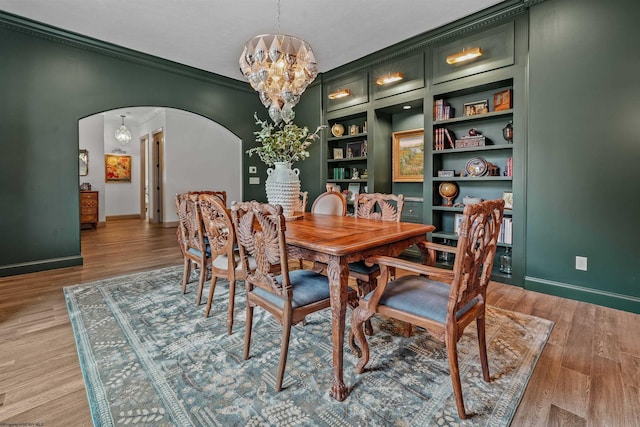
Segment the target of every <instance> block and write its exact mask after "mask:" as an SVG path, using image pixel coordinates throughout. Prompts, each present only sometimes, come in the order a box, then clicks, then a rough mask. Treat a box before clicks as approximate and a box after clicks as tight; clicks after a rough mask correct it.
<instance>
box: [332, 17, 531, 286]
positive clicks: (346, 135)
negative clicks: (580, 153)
mask: <svg viewBox="0 0 640 427" xmlns="http://www.w3.org/2000/svg"><path fill="white" fill-rule="evenodd" d="M515 34H516V32H515V21H510V22H505V23H502V24H497V25H494V26H491V27H489V28H487V29H485V30H482V31H478V32H475V33H473V34H472V33H465V34H464V35H462V36H461V37H459V38H446V39H443V42H442V43H434V44H433V45H427V46H425V47H424V49H423V50H422V51H417V52H416V50H413V51H409V52H407V54H406V55H400V56H395V57H391V58H387V59H385V60H383V61H381V62H379V63H375V64H374V65H372V66H371V67H370V68H369V69H367V70H362V69H361V70H359V71H357V72H354V74H352V75H348V74H346V75H341V76H336V77H335V79H331V78H330V77H328V78H327V82H326V85H324V86H323V87H324V96H325V99H326V100H327V101H326V103H325V111H324V114H325V124H326V125H327V126H328V127H329V130H330V132H327V133H328V136H327V137H326V139H325V141H324V143H325V150H324V152H325V164H326V167H325V170H324V174H325V177H324V178H325V180H326V182H327V184H330V185H339V186H340V189H341V190H342V191H344V190H347V191H349V190H355V191H360V192H363V191H365V192H369V193H372V192H380V193H394V194H403V195H404V196H405V199H406V200H407V203H406V204H405V209H404V212H403V216H402V220H403V221H410V222H424V223H430V224H433V225H434V226H435V228H436V230H435V231H434V232H433V233H431V234H430V236H429V238H430V239H431V240H433V241H435V242H438V243H444V244H450V245H455V244H456V242H457V236H458V235H457V233H456V224H457V223H459V221H460V219H461V217H462V212H463V209H464V201H465V198H467V202H469V200H471V199H476V200H489V199H501V198H505V199H508V200H509V201H510V203H511V205H510V207H509V208H508V209H507V210H506V211H505V223H504V224H503V230H504V232H503V234H504V235H503V236H502V237H501V241H500V243H499V245H498V251H497V254H496V259H495V261H494V272H493V279H494V280H498V281H501V282H505V283H513V284H518V285H522V283H523V265H522V259H523V254H524V248H523V236H522V232H521V230H522V221H523V220H522V213H521V212H522V204H521V203H522V200H524V199H525V197H524V194H523V192H524V188H525V186H524V170H523V169H524V167H523V156H524V152H525V150H524V147H525V143H526V141H525V138H524V137H523V134H524V132H523V131H521V129H522V124H523V120H524V119H523V117H524V112H519V111H518V108H522V104H523V101H522V100H523V97H524V91H523V87H524V83H523V80H524V75H525V74H524V72H523V71H522V67H521V66H520V64H518V63H517V61H518V53H517V52H516V43H515ZM476 47H478V48H480V49H475V48H476ZM468 50H480V51H482V53H483V54H482V56H479V57H478V58H476V59H474V60H471V61H468V62H463V63H454V64H451V63H449V62H450V61H449V60H450V58H451V57H452V56H456V55H459V54H460V53H461V52H466V51H468ZM385 77H389V78H390V79H391V80H394V79H395V81H392V82H391V83H388V84H384V83H383V81H384V80H385ZM340 95H342V96H340ZM445 108H446V111H445ZM420 130H422V131H423V133H424V147H423V152H422V153H421V154H422V156H423V159H424V173H423V176H422V179H414V180H412V181H411V182H407V181H406V180H405V181H403V180H399V179H395V180H394V175H393V173H392V172H393V162H394V157H393V156H394V154H393V140H394V134H396V133H402V132H411V131H420ZM441 187H448V188H449V189H451V188H453V189H454V190H455V194H453V195H449V197H448V198H445V197H443V196H442V191H441ZM348 195H349V196H351V197H353V193H348ZM405 255H408V256H417V255H418V252H417V251H416V250H415V248H413V250H409V251H407V252H405ZM438 256H439V261H438V262H439V263H440V265H442V266H452V265H453V258H452V257H451V256H445V255H444V254H438ZM508 258H511V264H510V267H509V266H505V265H501V264H503V263H502V261H503V259H508ZM501 268H502V270H503V271H500V270H501Z"/></svg>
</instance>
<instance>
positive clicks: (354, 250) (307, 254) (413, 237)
mask: <svg viewBox="0 0 640 427" xmlns="http://www.w3.org/2000/svg"><path fill="white" fill-rule="evenodd" d="M434 228H435V227H434V226H433V225H429V224H417V223H410V222H396V221H381V220H376V219H366V218H356V217H352V216H333V215H320V214H312V213H309V212H306V213H305V214H304V215H303V216H302V217H301V218H300V219H296V220H291V221H288V222H287V224H286V232H285V237H286V243H287V253H288V255H289V257H290V258H292V257H293V258H300V259H304V260H307V261H318V262H320V263H323V264H326V266H327V267H326V272H327V277H328V279H329V288H330V299H331V331H332V332H331V335H332V337H331V338H332V348H333V380H332V385H331V390H330V393H329V394H330V396H331V397H332V398H334V399H336V400H338V401H343V400H344V399H345V398H346V397H347V396H348V394H349V393H348V391H347V388H346V387H345V384H344V379H343V356H344V332H345V318H346V311H347V304H348V301H347V287H348V282H349V263H352V262H356V261H360V260H364V259H366V258H367V257H370V256H372V255H388V256H394V257H395V256H399V255H400V254H401V253H402V252H403V251H404V250H405V249H407V248H409V247H410V246H412V245H416V244H418V246H419V247H421V246H422V245H419V244H420V243H424V242H425V241H426V240H427V233H430V232H432V231H433V230H434ZM421 251H423V260H426V257H427V255H426V253H425V252H424V248H423V247H421Z"/></svg>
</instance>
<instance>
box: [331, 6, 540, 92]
mask: <svg viewBox="0 0 640 427" xmlns="http://www.w3.org/2000/svg"><path fill="white" fill-rule="evenodd" d="M543 1H545V0H511V1H507V2H503V3H500V4H498V5H496V6H493V7H490V8H488V9H485V10H483V11H480V12H478V13H475V14H473V15H469V16H467V17H465V18H462V19H459V20H457V21H455V22H452V23H451V24H447V25H444V26H442V27H439V28H436V29H434V30H431V31H428V32H426V33H423V34H420V35H418V36H415V37H412V38H410V39H407V40H404V41H402V42H400V43H396V44H395V45H392V46H389V47H387V48H384V49H382V50H380V51H378V52H374V53H372V54H370V55H367V56H365V57H363V58H360V59H358V60H355V61H353V62H351V63H349V64H345V65H343V66H340V67H338V68H334V69H333V70H330V71H327V72H325V77H326V81H331V80H334V79H338V78H341V77H344V76H346V75H352V74H354V73H359V72H366V71H367V70H368V69H369V68H371V67H375V66H377V65H381V64H384V63H385V62H388V61H391V60H394V59H396V58H398V57H404V56H407V55H411V54H413V53H419V52H423V51H425V50H427V49H429V48H430V47H431V46H434V45H437V44H440V43H442V42H443V41H445V40H448V39H453V38H456V37H460V36H463V35H465V34H467V33H471V32H475V31H478V30H481V29H484V28H488V27H491V26H493V25H496V24H499V23H502V22H505V21H507V20H511V19H513V18H514V17H516V16H517V15H520V14H523V13H526V12H528V10H529V7H531V6H532V5H534V4H538V3H542V2H543Z"/></svg>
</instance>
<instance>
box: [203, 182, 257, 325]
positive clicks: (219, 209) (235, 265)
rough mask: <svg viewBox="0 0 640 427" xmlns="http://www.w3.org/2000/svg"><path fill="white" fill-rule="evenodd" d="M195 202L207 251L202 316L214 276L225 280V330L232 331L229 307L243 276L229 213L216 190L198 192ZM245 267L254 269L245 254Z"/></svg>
mask: <svg viewBox="0 0 640 427" xmlns="http://www.w3.org/2000/svg"><path fill="white" fill-rule="evenodd" d="M198 203H199V206H200V212H201V215H202V221H203V225H204V231H205V235H206V237H207V238H208V242H209V247H210V251H211V259H212V261H211V285H210V287H209V297H208V298H207V308H206V309H205V317H209V312H210V311H211V304H212V301H213V295H214V293H215V289H216V282H217V280H218V278H225V279H227V280H228V281H229V313H228V316H227V333H228V334H229V335H231V333H232V331H233V310H234V306H235V295H236V281H237V280H244V278H245V276H244V272H243V270H242V265H241V263H240V255H239V254H238V252H237V251H236V250H235V249H234V246H235V241H236V238H235V231H234V227H233V224H232V222H231V216H230V215H229V212H227V209H226V207H225V205H224V204H223V201H222V199H221V198H220V197H219V196H218V195H216V194H200V195H199V196H198ZM249 269H250V270H254V269H255V259H254V258H253V257H249Z"/></svg>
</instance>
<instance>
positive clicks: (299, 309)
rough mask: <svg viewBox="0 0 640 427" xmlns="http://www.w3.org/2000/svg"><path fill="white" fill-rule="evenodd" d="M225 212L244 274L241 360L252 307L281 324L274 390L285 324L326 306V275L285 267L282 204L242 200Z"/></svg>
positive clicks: (284, 348) (283, 355)
mask: <svg viewBox="0 0 640 427" xmlns="http://www.w3.org/2000/svg"><path fill="white" fill-rule="evenodd" d="M231 214H232V218H233V223H234V226H235V227H236V233H237V239H238V246H239V248H240V258H241V262H242V268H243V270H244V272H245V276H246V279H245V284H246V288H247V292H246V294H247V321H246V332H245V340H244V359H245V360H247V359H248V358H249V350H250V346H251V331H252V325H253V309H254V307H256V306H259V307H262V308H264V309H265V310H267V311H269V312H270V313H271V314H272V315H273V316H274V317H275V318H276V320H277V321H278V322H280V324H282V343H281V347H280V362H279V364H278V373H277V376H276V384H275V388H276V390H277V391H280V390H281V389H282V379H283V376H284V371H285V367H286V363H287V354H288V352H289V337H290V335H291V326H292V325H295V324H296V323H299V322H302V321H303V319H304V318H305V316H307V315H308V314H310V313H313V312H316V311H318V310H322V309H325V308H327V307H329V306H330V300H329V280H328V278H327V277H326V276H324V275H322V274H319V273H316V272H313V271H310V270H294V271H289V266H288V259H287V247H286V239H285V227H286V224H285V218H284V215H282V206H279V205H275V206H273V205H269V204H262V203H258V202H256V201H251V202H243V203H238V204H235V205H233V206H232V207H231ZM250 255H253V256H255V258H256V262H257V266H256V269H255V271H250V269H249V261H248V258H249V256H250Z"/></svg>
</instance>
